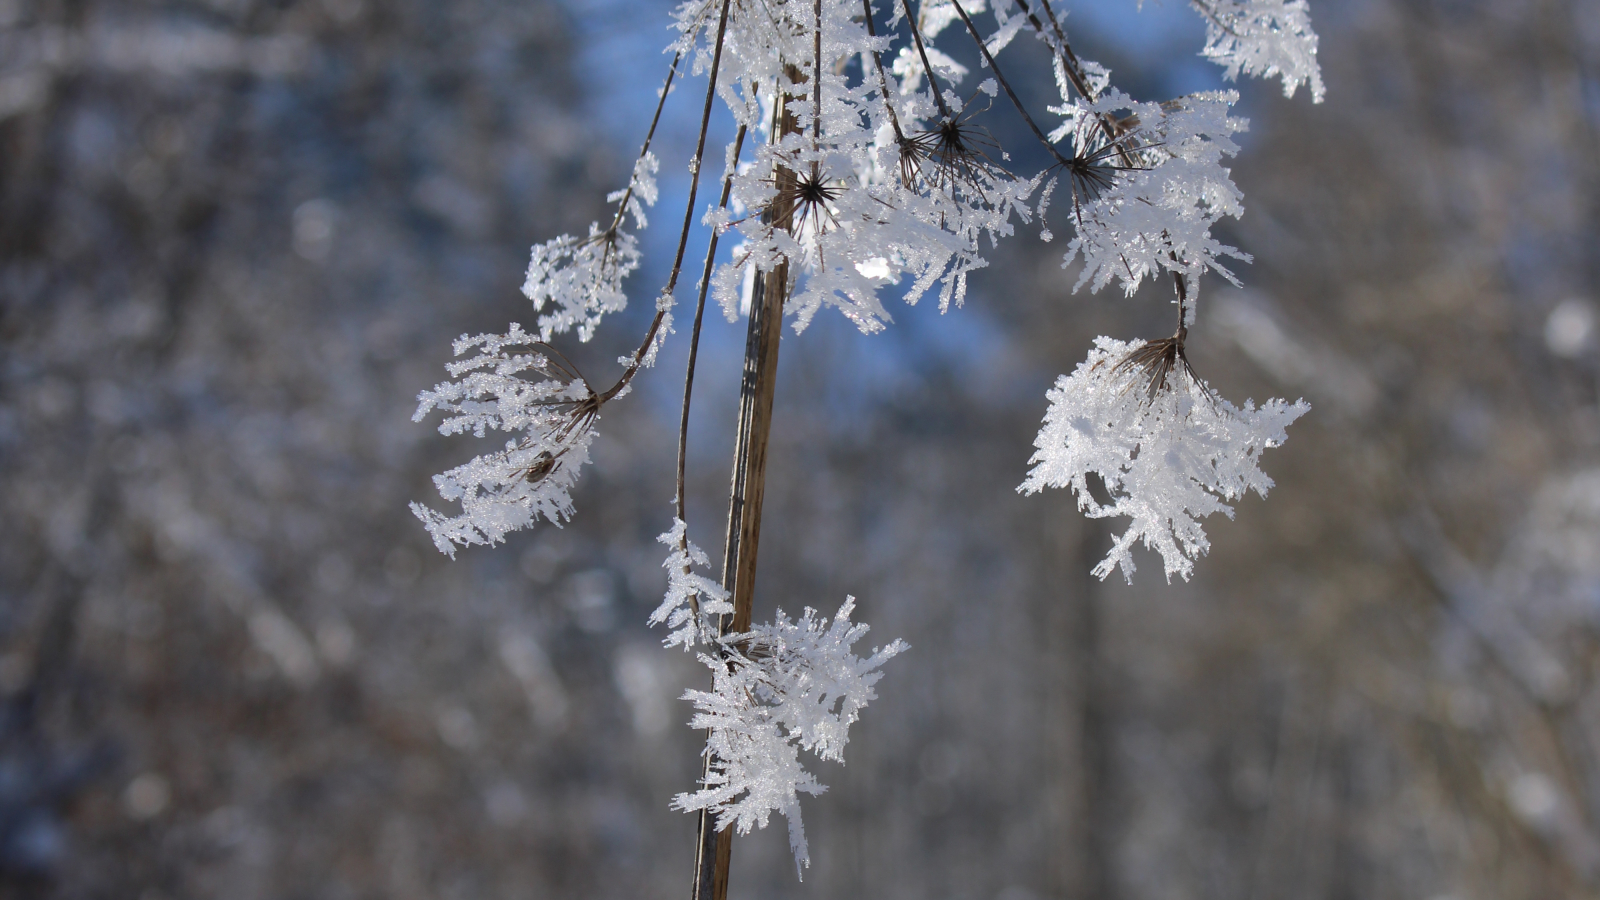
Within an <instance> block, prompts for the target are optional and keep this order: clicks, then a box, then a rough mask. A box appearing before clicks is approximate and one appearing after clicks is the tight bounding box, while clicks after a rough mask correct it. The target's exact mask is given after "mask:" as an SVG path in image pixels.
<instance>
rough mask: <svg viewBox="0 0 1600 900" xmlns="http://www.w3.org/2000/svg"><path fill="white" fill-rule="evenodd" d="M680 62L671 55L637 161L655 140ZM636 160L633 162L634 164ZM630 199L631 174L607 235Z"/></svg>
mask: <svg viewBox="0 0 1600 900" xmlns="http://www.w3.org/2000/svg"><path fill="white" fill-rule="evenodd" d="M682 60H683V52H682V51H679V52H677V53H675V54H673V55H672V65H671V66H670V67H669V68H668V69H667V83H666V84H663V85H662V86H661V98H660V99H659V100H657V101H656V114H655V115H654V116H651V118H650V130H649V131H647V132H645V136H644V146H643V147H640V148H639V156H638V157H637V159H644V157H645V154H646V153H649V152H650V142H651V141H652V140H654V139H655V136H656V126H657V125H659V124H660V123H661V109H662V107H665V106H666V105H667V95H668V94H670V93H672V79H674V78H676V77H677V76H678V63H679V62H681V61H682ZM637 159H636V161H635V162H636V164H637ZM631 199H633V175H632V173H630V174H629V175H628V189H627V190H626V191H624V192H623V194H622V202H620V203H618V204H617V213H616V215H614V216H612V217H611V227H609V228H607V229H606V231H607V232H608V233H609V232H613V231H616V230H617V226H619V225H621V224H622V214H623V213H625V212H627V210H628V201H629V200H631Z"/></svg>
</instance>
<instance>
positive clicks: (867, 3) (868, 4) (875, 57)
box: [861, 0, 906, 144]
mask: <svg viewBox="0 0 1600 900" xmlns="http://www.w3.org/2000/svg"><path fill="white" fill-rule="evenodd" d="M861 14H862V16H864V17H865V18H866V20H867V37H871V38H875V37H877V36H878V32H877V31H876V29H874V28H873V26H872V0H861ZM872 64H873V65H874V66H876V67H877V69H878V94H879V95H880V96H882V97H883V108H884V109H886V110H888V111H889V124H890V125H893V126H894V139H895V143H897V144H898V143H900V142H902V141H904V140H905V139H906V136H905V134H904V133H902V132H901V131H900V117H899V116H897V115H895V112H894V103H893V102H891V101H890V99H889V76H888V75H886V74H885V73H884V71H883V57H882V56H881V55H879V53H878V51H877V49H876V48H874V49H873V50H872Z"/></svg>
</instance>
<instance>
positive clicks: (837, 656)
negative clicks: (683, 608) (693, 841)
mask: <svg viewBox="0 0 1600 900" xmlns="http://www.w3.org/2000/svg"><path fill="white" fill-rule="evenodd" d="M854 611H855V598H854V597H850V598H847V599H846V600H845V602H844V605H843V606H841V607H839V611H838V613H837V614H835V615H834V617H833V621H832V622H829V621H828V620H827V619H826V618H821V617H819V616H818V615H817V613H816V610H813V609H810V608H809V607H808V608H807V609H806V611H805V613H804V614H802V615H801V617H800V619H799V621H792V620H790V619H789V618H788V617H787V616H785V615H784V614H783V611H782V610H779V611H778V614H777V616H776V618H774V619H773V621H772V623H771V624H768V625H758V626H756V627H755V628H754V629H752V630H751V631H750V632H749V633H747V634H736V635H729V636H727V637H726V638H724V639H723V641H722V644H721V650H722V652H721V653H720V654H702V655H701V657H700V659H701V661H702V662H704V663H705V664H706V665H707V666H709V667H710V668H711V671H712V673H713V675H712V689H711V690H710V691H689V692H688V693H686V694H684V695H683V696H684V699H685V700H691V701H693V702H694V705H695V710H696V713H695V717H694V719H693V721H691V722H690V723H689V724H690V725H691V726H692V727H694V728H705V729H708V730H709V731H710V733H711V737H710V740H709V742H708V744H707V748H706V752H707V753H710V754H711V755H712V764H711V767H710V771H709V773H708V775H707V777H706V783H705V785H704V786H703V787H702V788H701V789H700V790H698V791H695V792H694V793H684V794H679V795H678V796H677V797H676V798H675V799H674V800H673V806H674V807H675V808H677V809H681V810H684V811H693V810H700V809H710V810H712V811H714V812H715V813H716V814H717V826H718V827H719V828H727V827H729V826H732V827H734V828H735V829H736V830H737V831H738V832H739V833H740V834H748V833H750V831H751V830H752V829H754V828H765V827H766V825H767V821H768V819H769V817H770V816H771V814H772V813H774V812H778V813H782V814H783V815H784V816H785V817H786V818H787V819H788V820H789V847H790V849H791V850H792V851H793V852H794V857H795V869H796V872H797V873H798V872H799V871H800V870H801V869H802V867H804V866H807V865H810V862H811V858H810V854H809V852H808V850H807V846H806V836H805V827H804V825H803V824H802V822H801V819H800V800H799V795H800V794H802V793H806V794H820V793H822V792H823V791H824V790H826V789H827V788H826V786H824V785H822V784H820V783H818V782H817V780H816V778H815V777H814V776H812V774H811V773H810V772H807V771H806V770H805V767H804V766H803V765H801V762H800V751H802V750H804V751H806V752H808V753H812V754H814V755H816V756H817V758H819V759H825V760H833V761H836V762H843V760H844V748H845V745H846V744H847V743H849V741H850V726H851V725H853V724H855V722H856V720H857V719H858V718H860V715H861V710H862V709H863V708H865V707H866V705H867V704H868V703H869V702H871V701H872V700H875V699H877V693H876V692H875V691H874V690H873V689H872V688H873V685H875V684H877V682H878V679H879V678H882V677H883V673H882V672H880V671H878V668H879V667H880V666H882V665H883V664H884V663H885V662H886V661H888V660H889V659H890V658H891V657H894V656H896V655H898V654H900V653H902V652H904V651H905V650H907V649H910V648H909V646H908V645H907V644H906V643H905V642H904V641H900V640H895V641H892V642H890V643H889V644H888V645H886V646H884V647H881V648H879V647H874V648H873V649H872V653H871V654H870V655H869V656H866V657H864V658H863V657H860V656H856V655H855V654H854V653H853V652H852V651H851V646H852V645H854V644H855V642H856V641H858V640H860V639H861V637H862V636H863V635H865V634H866V633H867V631H868V627H867V626H866V625H865V624H860V623H854V622H851V621H850V614H851V613H852V612H854Z"/></svg>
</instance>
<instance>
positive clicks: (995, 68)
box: [950, 0, 1072, 166]
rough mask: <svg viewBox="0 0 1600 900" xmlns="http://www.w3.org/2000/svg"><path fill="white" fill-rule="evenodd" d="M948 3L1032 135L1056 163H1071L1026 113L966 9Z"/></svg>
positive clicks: (954, 1) (956, 2)
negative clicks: (953, 8) (959, 18)
mask: <svg viewBox="0 0 1600 900" xmlns="http://www.w3.org/2000/svg"><path fill="white" fill-rule="evenodd" d="M950 5H951V6H953V7H955V10H956V15H958V16H960V17H961V22H962V24H964V25H966V26H967V32H968V33H969V34H971V35H972V40H973V41H974V42H976V43H977V45H978V52H980V53H982V54H983V58H984V61H985V62H987V63H988V64H989V71H991V72H993V73H994V77H995V78H996V79H997V80H998V81H999V82H1000V86H1001V87H1003V88H1005V91H1006V96H1007V97H1010V98H1011V105H1012V106H1015V107H1016V108H1017V112H1018V113H1021V114H1022V120H1023V121H1024V122H1027V123H1028V127H1029V128H1030V129H1032V130H1033V136H1034V137H1036V138H1038V139H1039V143H1041V144H1043V145H1044V148H1045V149H1046V150H1049V151H1050V155H1051V156H1054V157H1055V158H1056V162H1057V163H1059V164H1061V165H1063V166H1070V165H1072V162H1071V161H1070V160H1068V159H1067V158H1066V157H1065V156H1062V155H1061V151H1060V150H1057V149H1056V145H1055V144H1052V143H1050V139H1049V138H1047V137H1045V136H1044V132H1042V131H1040V130H1039V126H1038V125H1037V124H1035V123H1034V121H1033V116H1030V115H1028V110H1027V108H1026V107H1024V106H1023V105H1022V101H1021V100H1019V99H1017V92H1016V91H1013V90H1012V89H1011V84H1010V82H1008V81H1006V76H1005V75H1004V74H1003V73H1002V72H1001V71H1000V65H999V64H998V63H996V62H995V61H994V55H993V54H991V53H990V52H989V45H988V44H987V43H985V42H984V40H983V36H982V35H980V34H978V27H977V26H976V25H974V24H972V19H970V18H968V17H967V11H966V10H964V9H962V8H961V3H960V2H959V0H950Z"/></svg>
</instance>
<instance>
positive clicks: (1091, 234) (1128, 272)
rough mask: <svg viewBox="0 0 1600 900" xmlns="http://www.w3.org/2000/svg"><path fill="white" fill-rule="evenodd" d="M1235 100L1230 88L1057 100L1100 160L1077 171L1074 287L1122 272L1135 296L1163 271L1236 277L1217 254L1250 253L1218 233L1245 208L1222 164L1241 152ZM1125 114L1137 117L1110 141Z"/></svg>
mask: <svg viewBox="0 0 1600 900" xmlns="http://www.w3.org/2000/svg"><path fill="white" fill-rule="evenodd" d="M1238 99H1239V97H1238V94H1236V93H1234V92H1232V91H1224V92H1210V93H1202V94H1192V95H1190V96H1187V97H1182V98H1180V99H1178V100H1174V101H1172V102H1170V103H1166V104H1157V103H1140V102H1136V101H1134V100H1132V99H1130V98H1129V97H1128V96H1127V95H1125V94H1122V93H1120V92H1118V91H1116V90H1111V91H1108V92H1107V93H1106V95H1105V96H1104V97H1102V98H1101V99H1100V100H1098V101H1096V102H1094V103H1085V102H1083V101H1081V100H1080V101H1068V102H1066V103H1065V104H1064V105H1063V106H1062V107H1057V108H1056V109H1057V110H1058V111H1062V112H1064V113H1066V114H1067V118H1068V121H1069V122H1070V123H1072V124H1073V125H1074V132H1073V133H1074V139H1075V141H1076V142H1077V143H1078V145H1079V146H1078V149H1077V153H1078V154H1079V155H1080V156H1086V157H1087V158H1090V159H1092V160H1093V166H1092V168H1091V169H1090V170H1089V172H1088V174H1087V176H1085V175H1082V174H1079V175H1076V176H1075V182H1074V185H1073V187H1074V191H1075V194H1074V209H1073V217H1074V224H1075V225H1076V226H1077V233H1076V234H1075V235H1074V236H1073V239H1072V243H1071V244H1069V245H1068V247H1067V253H1066V256H1065V258H1064V260H1063V262H1062V264H1063V266H1065V265H1068V264H1070V263H1071V262H1072V261H1073V260H1074V259H1075V258H1076V257H1078V256H1080V255H1081V256H1082V257H1083V261H1084V267H1083V273H1082V274H1081V275H1080V276H1079V278H1078V283H1077V285H1076V287H1082V286H1083V285H1084V284H1086V283H1087V284H1090V285H1091V286H1092V289H1093V290H1099V289H1100V288H1102V287H1104V286H1105V285H1106V284H1107V283H1108V282H1110V281H1111V280H1112V279H1113V278H1115V279H1117V280H1118V281H1119V282H1120V283H1121V285H1122V288H1123V290H1124V291H1125V292H1127V293H1128V294H1129V295H1131V294H1133V292H1134V291H1135V290H1137V289H1138V287H1139V284H1140V283H1141V282H1142V281H1143V280H1144V279H1145V278H1146V277H1153V276H1155V275H1158V274H1160V273H1161V272H1163V271H1171V272H1177V273H1180V274H1182V275H1184V276H1185V277H1187V278H1189V279H1190V280H1191V281H1193V279H1194V278H1195V277H1197V276H1199V275H1200V274H1201V273H1203V272H1205V271H1207V270H1211V271H1214V272H1217V273H1218V274H1220V275H1222V276H1223V277H1224V278H1227V279H1228V280H1229V281H1232V282H1234V283H1235V284H1237V283H1238V282H1237V280H1236V279H1235V278H1234V276H1233V273H1232V272H1230V271H1228V269H1227V268H1226V267H1224V266H1223V265H1222V264H1221V263H1220V262H1219V261H1218V260H1219V258H1221V257H1229V256H1231V257H1234V258H1236V259H1244V260H1248V259H1249V256H1248V255H1246V254H1244V253H1242V252H1240V251H1239V250H1238V249H1236V248H1234V247H1230V246H1228V245H1226V244H1223V243H1222V242H1220V241H1218V240H1217V239H1216V238H1214V237H1212V235H1211V226H1212V225H1213V224H1215V223H1216V222H1217V220H1219V219H1221V218H1223V217H1224V216H1233V217H1236V218H1237V217H1238V216H1239V215H1241V214H1243V212H1244V206H1243V197H1242V195H1241V194H1240V193H1239V188H1238V187H1237V186H1235V185H1234V183H1233V178H1232V177H1231V175H1230V174H1229V172H1228V170H1227V169H1226V168H1224V167H1223V165H1222V160H1223V159H1224V158H1225V157H1229V156H1233V155H1234V154H1236V153H1238V152H1239V146H1238V145H1237V144H1235V143H1234V142H1233V139H1232V137H1231V135H1233V134H1234V133H1235V132H1239V131H1243V130H1244V129H1245V127H1246V123H1245V120H1243V119H1240V118H1238V117H1235V116H1230V115H1229V114H1228V109H1229V107H1231V106H1232V105H1233V104H1234V103H1235V102H1237V101H1238ZM1121 113H1127V114H1128V115H1126V116H1125V117H1124V118H1123V119H1122V121H1123V122H1130V123H1137V124H1133V125H1131V128H1132V130H1131V131H1129V132H1128V133H1127V134H1126V135H1125V136H1119V137H1118V139H1117V141H1116V142H1114V143H1110V144H1107V143H1106V142H1105V139H1104V137H1103V135H1102V126H1101V124H1100V123H1101V122H1102V121H1103V120H1104V119H1105V117H1115V116H1117V115H1119V114H1121ZM1086 148H1089V149H1086ZM1097 179H1098V183H1097V181H1096V180H1097ZM1106 182H1109V184H1106Z"/></svg>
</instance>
